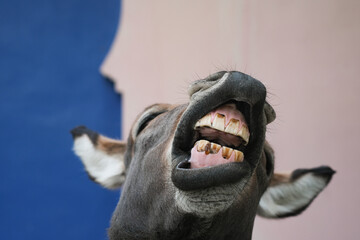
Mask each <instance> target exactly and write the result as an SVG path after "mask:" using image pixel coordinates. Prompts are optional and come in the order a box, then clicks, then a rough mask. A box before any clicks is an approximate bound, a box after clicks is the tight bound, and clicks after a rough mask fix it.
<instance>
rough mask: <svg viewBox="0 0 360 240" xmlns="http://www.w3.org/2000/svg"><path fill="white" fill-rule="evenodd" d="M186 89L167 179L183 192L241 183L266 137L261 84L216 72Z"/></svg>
mask: <svg viewBox="0 0 360 240" xmlns="http://www.w3.org/2000/svg"><path fill="white" fill-rule="evenodd" d="M190 89H191V91H190V96H191V98H190V103H189V105H188V106H187V107H186V109H185V111H184V112H183V113H182V116H181V118H180V120H179V122H178V124H177V127H176V131H175V135H174V139H173V144H172V150H171V156H172V172H171V179H172V182H173V183H174V185H175V186H176V187H177V188H178V189H180V190H183V191H192V190H196V191H198V190H202V189H206V188H211V187H218V186H225V185H231V184H242V183H244V182H246V181H247V180H248V179H249V178H250V176H251V174H252V173H253V171H254V169H255V166H256V165H257V163H258V161H259V159H260V156H261V153H262V152H261V149H262V146H263V143H264V141H265V130H266V125H264V104H265V98H266V88H265V86H264V85H263V84H262V83H261V82H259V81H257V80H256V79H254V78H251V77H250V76H248V75H245V74H242V73H239V72H221V73H217V74H215V75H211V76H209V77H208V78H207V79H205V80H200V81H199V82H197V83H195V84H194V85H193V86H192V87H190Z"/></svg>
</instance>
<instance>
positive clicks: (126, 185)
mask: <svg viewBox="0 0 360 240" xmlns="http://www.w3.org/2000/svg"><path fill="white" fill-rule="evenodd" d="M189 95H190V102H189V104H186V105H177V106H174V105H167V104H156V105H152V106H150V107H148V108H147V109H145V111H144V112H143V113H141V114H140V115H139V116H138V118H137V120H136V121H135V123H134V124H133V127H132V130H131V133H130V136H129V138H128V141H127V143H124V142H121V141H116V140H112V139H109V138H106V137H104V136H101V135H99V134H97V133H96V132H93V131H91V130H89V129H87V128H85V127H78V128H75V129H74V130H72V134H73V137H74V140H75V142H74V150H75V153H76V154H77V155H78V156H79V157H80V158H81V160H82V162H83V163H84V165H85V168H86V170H87V172H88V174H89V176H90V177H91V179H93V180H94V181H95V182H97V183H99V184H101V185H102V186H104V187H106V188H117V187H120V186H122V194H121V198H120V201H119V203H118V205H117V207H116V210H115V212H114V214H113V217H112V221H111V227H110V229H109V237H110V239H123V238H125V239H142V238H147V239H149V238H150V239H159V238H160V239H196V238H202V239H235V238H241V239H250V238H251V234H252V228H253V222H254V218H255V215H256V214H259V215H261V216H264V217H268V218H280V217H287V216H293V215H297V214H299V213H300V212H302V211H303V210H304V209H306V208H307V207H308V206H309V204H310V203H311V202H312V201H313V200H314V198H315V197H316V196H317V195H318V194H319V193H320V192H321V191H322V190H323V189H324V188H325V186H326V185H327V184H328V182H329V181H330V179H331V177H332V175H333V173H334V171H333V170H332V169H331V168H329V167H318V168H313V169H298V170H295V171H293V172H292V173H289V174H276V173H274V172H273V171H274V152H273V149H272V148H271V147H270V145H269V144H268V143H267V142H266V140H265V132H266V125H267V124H269V123H270V122H272V121H273V120H274V119H275V112H274V110H273V108H272V107H271V106H270V105H269V103H267V102H266V89H265V87H264V85H263V84H262V83H261V82H259V81H258V80H256V79H254V78H252V77H250V76H248V75H246V74H243V73H240V72H219V73H216V74H213V75H210V76H209V77H207V78H206V79H203V80H199V81H197V82H195V83H193V84H192V85H191V86H190V89H189Z"/></svg>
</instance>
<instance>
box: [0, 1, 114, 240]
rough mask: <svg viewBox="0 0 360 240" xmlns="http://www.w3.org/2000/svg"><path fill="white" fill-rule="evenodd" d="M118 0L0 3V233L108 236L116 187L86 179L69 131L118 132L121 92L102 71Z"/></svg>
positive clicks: (4, 236) (10, 236) (29, 236)
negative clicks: (107, 187)
mask: <svg viewBox="0 0 360 240" xmlns="http://www.w3.org/2000/svg"><path fill="white" fill-rule="evenodd" d="M119 10H120V2H119V1H118V0H111V1H96V0H89V1H86V2H84V1H80V0H71V1H70V0H65V1H64V0H62V1H58V0H57V1H40V0H35V1H25V0H14V1H2V2H1V3H0V32H1V38H0V52H1V55H0V112H1V118H0V123H1V135H0V143H1V161H0V212H1V214H0V232H1V238H2V239H49V238H51V239H97V240H98V239H106V232H105V229H106V228H107V227H108V221H109V218H110V216H111V213H112V211H113V209H114V206H115V205H116V203H117V200H118V197H119V193H118V192H110V191H108V190H104V189H101V188H100V187H99V186H96V184H93V183H92V182H91V181H89V180H88V179H87V175H86V173H85V172H84V170H83V167H82V165H81V163H80V161H79V159H77V158H76V157H75V155H74V154H73V153H72V151H71V147H72V138H71V135H70V133H69V130H70V129H71V128H73V127H74V126H76V125H79V124H85V125H87V126H89V127H91V128H93V129H97V130H98V131H101V132H104V133H105V134H107V135H108V136H110V137H114V138H120V137H121V133H120V117H121V116H120V104H121V97H120V96H119V95H117V94H115V93H114V91H113V84H112V83H111V82H110V81H105V80H104V78H103V77H102V76H101V75H100V74H99V66H100V64H101V62H102V61H103V59H104V57H105V55H106V53H107V51H108V50H109V48H110V45H111V42H112V40H113V38H114V36H115V32H116V29H117V24H118V20H119Z"/></svg>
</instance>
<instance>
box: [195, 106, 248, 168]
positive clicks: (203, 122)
mask: <svg viewBox="0 0 360 240" xmlns="http://www.w3.org/2000/svg"><path fill="white" fill-rule="evenodd" d="M237 105H238V106H239V108H242V109H243V110H244V112H245V111H246V107H245V106H244V104H237ZM194 130H195V131H196V142H195V144H194V146H193V148H192V149H191V157H190V159H189V161H188V162H189V163H190V168H192V169H194V168H205V167H212V166H217V165H221V164H226V163H232V162H242V161H244V150H245V148H246V145H247V144H248V143H249V138H250V131H249V127H248V124H247V121H246V118H245V116H244V114H243V113H242V112H241V111H240V110H238V108H237V106H236V104H235V103H228V104H224V105H222V106H220V107H218V108H216V109H215V110H213V111H211V112H210V113H208V114H206V115H205V116H204V117H202V118H201V119H200V120H198V121H197V122H196V124H195V128H194Z"/></svg>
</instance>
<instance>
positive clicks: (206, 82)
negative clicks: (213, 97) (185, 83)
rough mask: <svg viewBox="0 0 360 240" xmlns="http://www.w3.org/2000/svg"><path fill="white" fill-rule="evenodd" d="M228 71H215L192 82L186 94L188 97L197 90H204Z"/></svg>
mask: <svg viewBox="0 0 360 240" xmlns="http://www.w3.org/2000/svg"><path fill="white" fill-rule="evenodd" d="M226 73H228V72H226V71H221V72H217V73H214V74H211V75H210V76H208V77H206V78H205V79H201V80H198V81H196V82H194V83H192V84H191V85H190V87H189V90H188V94H189V96H190V98H191V97H192V96H193V95H194V94H195V93H197V92H199V91H204V90H206V89H208V88H210V87H212V86H214V85H215V84H216V83H217V82H218V81H219V80H221V79H222V78H223V77H224V75H225V74H226Z"/></svg>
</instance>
